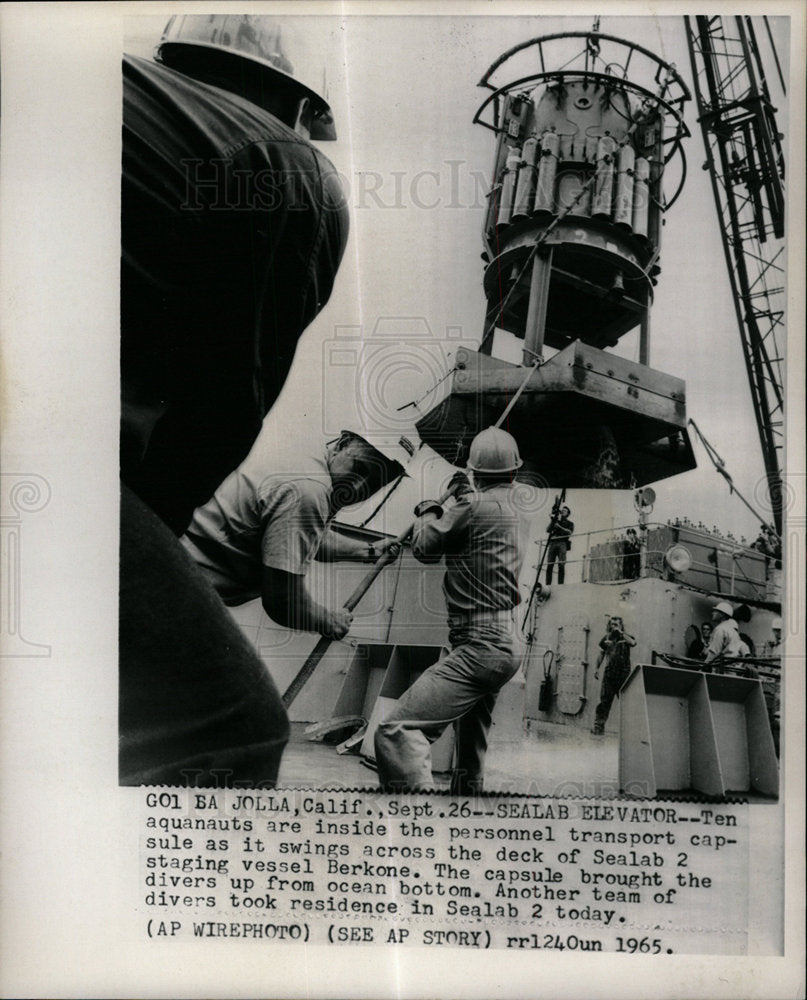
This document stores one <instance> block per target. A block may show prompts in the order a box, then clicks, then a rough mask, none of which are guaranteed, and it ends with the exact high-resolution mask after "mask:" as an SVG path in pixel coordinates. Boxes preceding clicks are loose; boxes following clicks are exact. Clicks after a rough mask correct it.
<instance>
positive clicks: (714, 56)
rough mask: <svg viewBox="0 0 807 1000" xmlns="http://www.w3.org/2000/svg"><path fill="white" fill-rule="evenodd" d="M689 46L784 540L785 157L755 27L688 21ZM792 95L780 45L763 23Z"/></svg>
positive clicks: (730, 20) (748, 22)
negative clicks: (777, 44)
mask: <svg viewBox="0 0 807 1000" xmlns="http://www.w3.org/2000/svg"><path fill="white" fill-rule="evenodd" d="M685 20H686V26H687V41H688V44H689V53H690V58H691V61H692V75H693V78H694V82H695V94H696V97H697V104H698V118H699V121H700V125H701V129H702V131H703V139H704V146H705V147H706V157H707V162H706V166H707V167H708V168H709V173H710V176H711V180H712V188H713V192H714V197H715V204H716V206H717V212H718V219H719V223H720V230H721V234H722V237H723V246H724V250H725V253H726V262H727V265H728V272H729V277H730V280H731V286H732V293H733V297H734V302H735V307H736V310H737V321H738V324H739V328H740V336H741V339H742V344H743V353H744V357H745V364H746V369H747V372H748V380H749V384H750V387H751V396H752V400H753V406H754V413H755V416H756V421H757V429H758V431H759V437H760V441H761V444H762V453H763V459H764V463H765V472H766V475H767V479H768V492H769V495H770V499H771V508H772V511H773V518H774V523H775V525H776V530H777V531H778V532H779V533H780V534H781V532H782V480H781V467H782V462H781V459H782V454H783V447H784V407H783V404H784V398H783V397H784V344H785V318H784V302H785V287H784V284H785V282H784V278H785V247H784V214H785V208H784V201H785V197H784V156H783V153H782V146H781V139H782V136H780V134H779V132H778V130H777V126H776V108H774V106H773V104H772V102H771V96H770V92H769V89H768V84H767V81H766V77H765V72H764V68H763V63H762V59H761V57H760V50H759V46H758V44H757V39H756V33H755V30H754V25H753V23H752V19H751V18H750V17H747V16H741V17H687V18H685ZM764 23H765V27H766V30H767V33H768V38H769V39H770V42H771V47H772V49H773V58H774V60H775V63H776V69H777V72H778V76H779V80H780V82H781V85H782V90H783V91H784V89H785V87H784V81H783V79H782V73H781V68H780V66H779V61H778V57H777V56H776V49H775V47H774V45H773V38H772V36H771V33H770V28H769V26H768V23H767V18H765V19H764Z"/></svg>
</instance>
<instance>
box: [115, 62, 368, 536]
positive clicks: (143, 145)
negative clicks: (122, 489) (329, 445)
mask: <svg viewBox="0 0 807 1000" xmlns="http://www.w3.org/2000/svg"><path fill="white" fill-rule="evenodd" d="M121 211H122V265H121V340H122V342H121V376H122V396H123V427H122V445H121V467H122V476H123V479H124V481H125V482H126V483H127V484H128V485H129V486H130V487H131V488H132V489H133V490H134V492H135V493H137V495H138V496H139V497H140V498H141V499H143V500H144V501H145V502H146V503H147V504H149V506H151V507H152V509H154V510H155V511H156V512H157V513H158V514H159V515H160V517H161V518H162V519H163V520H164V521H165V522H166V523H167V524H168V525H169V526H170V527H171V528H172V529H173V530H174V531H176V532H177V533H180V532H181V531H182V530H183V529H184V528H185V526H186V525H187V523H188V521H189V520H190V516H191V513H192V512H193V510H194V508H195V507H196V506H198V505H199V504H201V503H203V502H204V501H205V500H207V499H208V497H210V496H211V494H212V493H213V491H214V489H215V488H216V487H217V486H218V484H219V483H220V482H221V480H223V479H224V477H225V476H226V475H227V474H228V473H229V472H230V471H231V470H232V469H233V468H234V467H235V466H236V465H238V463H239V462H240V461H241V460H242V459H243V458H244V456H245V455H246V453H247V452H248V450H249V448H250V446H251V444H252V442H253V440H254V439H255V437H256V436H257V434H258V431H259V430H260V426H261V420H262V419H263V417H264V416H265V414H266V413H267V412H268V410H269V409H270V407H271V405H272V403H273V402H274V400H275V399H276V398H277V396H278V394H279V392H280V390H281V388H282V386H283V383H284V381H285V379H286V376H287V374H288V371H289V368H290V366H291V363H292V359H293V357H294V351H295V347H296V343H297V340H298V338H299V336H300V334H301V333H302V331H303V330H304V329H305V327H306V326H307V325H308V323H310V322H311V320H312V319H313V318H314V316H316V314H317V313H318V312H319V310H320V309H321V308H322V307H323V305H324V304H325V303H326V302H327V300H328V298H329V296H330V294H331V289H332V286H333V281H334V277H335V275H336V271H337V268H338V266H339V262H340V260H341V256H342V253H343V250H344V246H345V241H346V238H347V229H348V216H347V208H346V205H345V203H344V197H343V193H342V189H341V186H340V183H339V180H338V178H337V175H336V173H335V171H334V168H333V167H332V166H331V164H330V162H329V161H328V160H327V159H326V158H325V157H324V156H323V155H322V154H321V153H320V152H319V151H318V150H317V149H316V148H315V147H314V146H313V145H311V143H309V142H308V141H307V140H305V139H304V138H302V137H301V136H299V135H298V134H296V133H295V132H294V131H292V130H291V129H290V128H287V127H286V126H285V125H284V124H282V123H281V122H280V121H279V120H278V119H277V118H275V117H274V116H272V115H271V114H269V113H268V112H267V111H264V110H262V109H261V108H259V107H257V106H256V105H254V104H252V103H251V102H249V101H247V100H246V99H244V98H241V97H239V96H237V95H235V94H232V93H230V92H229V91H225V90H222V89H220V88H218V87H213V86H209V85H207V84H205V83H201V82H198V81H196V80H194V79H191V78H190V77H188V76H185V75H184V74H182V73H178V72H176V71H174V70H172V69H170V68H168V67H167V66H163V65H160V64H157V63H153V62H149V61H146V60H143V59H137V58H133V57H125V59H124V114H123V181H122V208H121Z"/></svg>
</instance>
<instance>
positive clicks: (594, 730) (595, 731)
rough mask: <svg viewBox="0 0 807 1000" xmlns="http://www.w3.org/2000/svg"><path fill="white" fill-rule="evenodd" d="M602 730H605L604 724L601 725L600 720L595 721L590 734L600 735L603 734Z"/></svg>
mask: <svg viewBox="0 0 807 1000" xmlns="http://www.w3.org/2000/svg"><path fill="white" fill-rule="evenodd" d="M604 731H605V726H604V725H603V723H602V722H595V723H594V725H593V726H592V727H591V735H592V736H602V735H604Z"/></svg>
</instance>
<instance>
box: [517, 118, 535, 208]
mask: <svg viewBox="0 0 807 1000" xmlns="http://www.w3.org/2000/svg"><path fill="white" fill-rule="evenodd" d="M537 156H538V140H537V139H536V138H535V136H534V135H532V136H530V138H529V139H527V141H526V142H525V143H524V149H523V150H522V153H521V160H522V165H521V167H520V169H519V171H518V183H517V184H516V200H515V205H514V206H513V218H515V217H516V216H522V215H529V214H530V212H531V211H532V196H533V191H534V190H535V160H536V158H537Z"/></svg>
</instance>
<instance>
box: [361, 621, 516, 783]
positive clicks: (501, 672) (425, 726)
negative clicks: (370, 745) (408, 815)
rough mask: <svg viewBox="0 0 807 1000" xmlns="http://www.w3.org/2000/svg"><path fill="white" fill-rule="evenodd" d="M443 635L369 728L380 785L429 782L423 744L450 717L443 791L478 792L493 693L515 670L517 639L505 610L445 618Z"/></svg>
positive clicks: (427, 757)
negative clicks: (440, 647)
mask: <svg viewBox="0 0 807 1000" xmlns="http://www.w3.org/2000/svg"><path fill="white" fill-rule="evenodd" d="M450 624H451V622H450ZM449 642H450V644H451V652H450V653H448V655H447V656H445V657H443V659H441V660H440V661H439V662H437V663H435V664H434V665H433V666H431V667H429V668H428V670H426V671H425V672H424V673H423V674H421V676H420V677H419V678H418V680H417V681H415V683H414V684H413V685H412V687H410V688H409V689H408V690H407V691H406V692H405V693H404V694H403V695H402V696H401V698H400V700H399V701H398V703H397V705H396V706H395V707H394V708H393V709H392V711H391V712H390V714H389V715H388V716H387V717H386V719H384V720H383V721H382V722H381V723H380V725H379V726H378V729H377V730H376V735H375V752H376V763H377V765H378V777H379V780H380V782H381V787H382V788H383V789H384V790H385V791H389V792H400V791H404V790H408V791H425V790H428V789H432V788H434V779H433V777H432V764H431V745H432V743H434V741H435V740H437V739H438V738H439V737H440V735H441V734H442V733H443V731H444V730H445V728H446V726H448V725H449V724H451V723H454V730H455V749H454V760H455V764H454V768H453V770H452V775H451V793H452V794H453V795H472V794H474V793H476V792H481V791H482V784H483V778H484V763H485V752H486V750H487V746H488V730H489V729H490V724H491V714H492V712H493V707H494V705H495V704H496V695H497V694H498V692H499V689H500V688H501V687H502V685H503V684H506V683H507V681H508V680H510V678H511V677H512V676H513V675H514V674H515V672H516V671H517V670H518V666H519V662H520V653H521V644H520V642H519V641H518V639H517V635H516V627H515V622H514V619H513V616H512V615H508V614H507V613H505V615H500V616H498V617H497V618H495V619H491V620H479V621H476V622H472V623H470V624H451V630H450V632H449Z"/></svg>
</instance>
